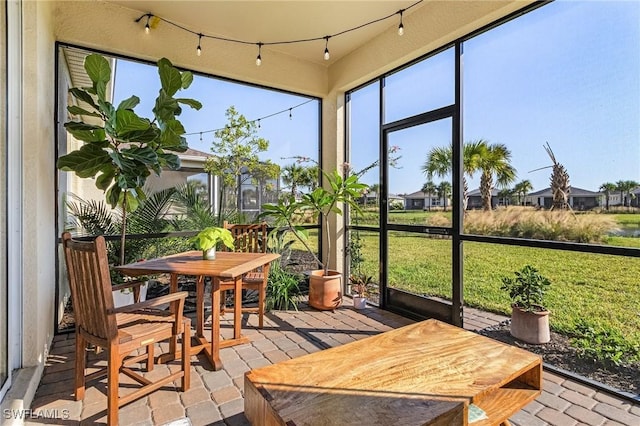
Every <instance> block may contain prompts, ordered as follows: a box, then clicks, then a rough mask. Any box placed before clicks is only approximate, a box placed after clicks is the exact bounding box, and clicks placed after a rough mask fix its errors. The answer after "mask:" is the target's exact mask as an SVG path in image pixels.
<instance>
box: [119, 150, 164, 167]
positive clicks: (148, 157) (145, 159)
mask: <svg viewBox="0 0 640 426" xmlns="http://www.w3.org/2000/svg"><path fill="white" fill-rule="evenodd" d="M122 155H123V156H125V157H127V158H129V159H131V160H134V161H139V162H141V163H143V164H147V165H153V164H154V163H156V162H157V161H158V155H157V154H156V152H155V151H154V150H153V149H151V148H149V147H148V146H145V147H142V148H141V147H138V146H131V147H130V148H126V149H123V150H122Z"/></svg>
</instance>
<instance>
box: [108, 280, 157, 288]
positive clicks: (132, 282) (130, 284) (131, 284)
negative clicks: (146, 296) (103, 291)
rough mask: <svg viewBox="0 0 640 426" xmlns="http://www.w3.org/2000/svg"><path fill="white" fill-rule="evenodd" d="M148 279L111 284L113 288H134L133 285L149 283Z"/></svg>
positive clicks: (138, 285)
mask: <svg viewBox="0 0 640 426" xmlns="http://www.w3.org/2000/svg"><path fill="white" fill-rule="evenodd" d="M147 282H148V281H147V280H134V281H127V282H124V283H120V284H115V285H113V286H111V289H112V290H123V289H125V288H133V287H140V286H141V285H142V284H145V283H147Z"/></svg>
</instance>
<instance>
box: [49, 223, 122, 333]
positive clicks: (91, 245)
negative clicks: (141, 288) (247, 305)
mask: <svg viewBox="0 0 640 426" xmlns="http://www.w3.org/2000/svg"><path fill="white" fill-rule="evenodd" d="M62 244H63V248H64V258H65V261H66V264H67V274H68V276H69V286H70V287H71V298H72V300H73V313H74V319H75V322H76V328H78V329H82V330H84V331H85V332H87V333H89V334H91V335H93V336H96V337H98V338H102V339H106V340H110V339H113V338H115V337H116V336H117V333H118V331H117V325H116V319H115V315H107V312H108V310H110V309H113V292H112V289H111V276H110V274H109V262H108V260H107V245H106V243H105V241H104V237H102V236H99V237H97V238H96V239H95V240H93V241H77V240H73V239H72V238H71V234H69V233H68V232H65V233H63V234H62Z"/></svg>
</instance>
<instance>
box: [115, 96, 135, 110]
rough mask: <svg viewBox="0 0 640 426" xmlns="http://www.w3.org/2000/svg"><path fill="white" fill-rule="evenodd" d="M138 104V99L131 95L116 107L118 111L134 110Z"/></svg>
mask: <svg viewBox="0 0 640 426" xmlns="http://www.w3.org/2000/svg"><path fill="white" fill-rule="evenodd" d="M139 103H140V98H139V97H137V96H135V95H133V96H131V97H130V98H128V99H125V100H124V101H122V102H120V105H118V109H134V108H135V107H136V106H138V104H139Z"/></svg>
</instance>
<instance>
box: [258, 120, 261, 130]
mask: <svg viewBox="0 0 640 426" xmlns="http://www.w3.org/2000/svg"><path fill="white" fill-rule="evenodd" d="M260 127H261V126H260V119H259V118H258V129H259V128H260Z"/></svg>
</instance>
